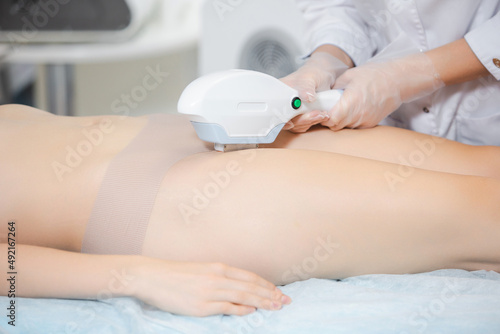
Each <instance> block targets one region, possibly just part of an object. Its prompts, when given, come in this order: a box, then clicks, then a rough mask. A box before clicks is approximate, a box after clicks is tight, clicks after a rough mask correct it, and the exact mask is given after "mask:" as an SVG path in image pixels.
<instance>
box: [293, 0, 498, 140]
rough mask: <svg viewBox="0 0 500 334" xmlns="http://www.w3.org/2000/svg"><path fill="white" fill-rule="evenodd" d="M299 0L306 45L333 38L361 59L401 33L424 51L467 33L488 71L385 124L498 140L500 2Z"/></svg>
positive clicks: (408, 107) (358, 61) (447, 135)
mask: <svg viewBox="0 0 500 334" xmlns="http://www.w3.org/2000/svg"><path fill="white" fill-rule="evenodd" d="M296 1H297V4H298V6H299V8H300V9H301V10H302V11H303V12H304V18H305V21H306V34H307V36H306V40H307V42H308V49H309V50H310V51H311V52H312V51H313V50H314V49H316V48H317V47H318V46H320V45H323V44H333V45H336V46H338V47H340V48H341V49H343V50H344V51H345V52H346V53H347V54H348V55H349V56H350V57H351V58H352V59H353V61H354V63H355V64H356V65H360V64H363V63H365V62H366V61H367V60H369V59H370V58H371V57H372V56H373V55H376V54H377V53H378V52H380V51H381V50H383V49H384V48H386V49H387V47H388V48H389V49H390V48H391V43H392V45H394V44H395V43H396V42H395V41H396V40H397V39H398V38H400V37H401V35H404V36H405V38H409V39H410V40H411V41H412V42H413V44H414V45H415V46H416V49H415V50H421V51H426V50H429V49H433V48H436V47H439V46H442V45H444V44H447V43H450V42H453V41H455V40H458V39H460V38H462V37H464V36H465V39H466V40H467V42H468V44H469V45H470V47H471V48H472V50H473V51H474V53H475V54H476V56H477V57H478V58H479V60H480V61H481V62H482V63H483V65H484V66H485V67H486V68H487V69H488V71H489V72H490V73H491V75H490V76H488V77H486V78H483V79H480V80H474V81H469V82H466V83H463V84H458V85H453V86H448V87H444V88H442V89H440V90H439V91H437V92H436V93H434V94H432V95H431V96H428V97H425V98H422V99H419V100H417V101H414V102H411V103H406V104H403V106H401V107H400V108H399V109H398V110H397V111H395V112H394V113H392V114H391V115H390V116H389V117H388V118H386V119H385V120H384V121H383V124H389V125H393V126H398V127H402V128H407V129H412V130H415V131H418V132H422V133H427V134H431V135H436V136H441V137H445V138H449V139H453V140H457V141H460V142H463V143H468V144H475V145H499V146H500V82H499V81H498V80H500V13H499V9H500V0H296ZM393 51H394V50H393Z"/></svg>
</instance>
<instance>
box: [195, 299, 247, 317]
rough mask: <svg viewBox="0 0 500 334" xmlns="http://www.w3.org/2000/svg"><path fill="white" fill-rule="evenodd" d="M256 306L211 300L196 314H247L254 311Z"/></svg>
mask: <svg viewBox="0 0 500 334" xmlns="http://www.w3.org/2000/svg"><path fill="white" fill-rule="evenodd" d="M255 310H256V308H255V307H251V306H246V305H237V304H233V303H229V302H213V303H209V304H207V305H206V307H205V308H204V309H203V311H202V312H201V313H200V314H198V316H201V317H205V316H210V315H215V314H227V315H239V316H242V315H247V314H250V313H253V312H255Z"/></svg>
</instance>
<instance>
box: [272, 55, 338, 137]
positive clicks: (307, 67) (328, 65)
mask: <svg viewBox="0 0 500 334" xmlns="http://www.w3.org/2000/svg"><path fill="white" fill-rule="evenodd" d="M330 47H333V46H330ZM326 50H329V49H326ZM329 51H331V52H333V51H332V50H329ZM339 56H342V54H339ZM345 57H347V56H345ZM347 68H348V66H347V65H346V64H345V63H344V62H343V61H341V60H340V59H339V58H337V57H336V56H333V55H332V54H330V53H329V52H327V51H319V52H315V53H313V54H312V55H311V56H310V57H309V58H308V59H307V61H306V63H305V64H304V65H303V66H302V67H301V68H299V69H298V70H297V71H295V72H293V73H292V74H290V75H288V76H286V77H284V78H281V81H283V82H284V83H285V84H287V85H288V86H290V87H292V88H294V89H296V90H297V92H298V94H299V97H300V99H301V100H302V101H305V102H313V101H314V100H316V92H318V91H323V90H328V89H331V88H332V86H333V85H334V83H335V80H336V79H337V77H338V76H339V75H340V74H342V73H343V72H344V71H345V70H346V69H347ZM326 118H328V115H327V114H326V111H324V112H320V111H312V112H309V113H306V114H303V115H299V116H297V117H295V118H294V119H293V120H291V121H290V122H288V123H287V124H286V125H285V127H284V130H290V131H292V132H305V131H307V130H308V129H309V128H310V127H311V126H313V125H315V124H318V123H320V122H322V121H324V120H325V119H326Z"/></svg>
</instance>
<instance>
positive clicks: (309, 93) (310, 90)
mask: <svg viewBox="0 0 500 334" xmlns="http://www.w3.org/2000/svg"><path fill="white" fill-rule="evenodd" d="M280 80H281V81H282V82H283V83H285V84H287V85H288V86H290V87H292V88H294V89H296V90H297V93H298V94H299V98H300V99H301V100H302V101H304V102H312V101H314V100H316V86H317V84H316V81H315V80H314V78H310V77H304V76H301V75H299V74H297V73H292V74H290V75H288V76H286V77H284V78H281V79H280Z"/></svg>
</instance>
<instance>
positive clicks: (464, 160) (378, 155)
mask: <svg viewBox="0 0 500 334" xmlns="http://www.w3.org/2000/svg"><path fill="white" fill-rule="evenodd" d="M262 146H263V147H282V148H291V149H314V150H319V151H325V152H335V153H341V154H347V155H352V156H357V157H364V158H369V159H374V160H380V161H385V162H391V163H396V164H401V165H407V166H412V167H416V168H422V169H429V170H436V171H442V172H449V173H458V174H467V175H478V176H488V177H494V178H498V179H500V147H496V146H471V145H465V144H461V143H458V142H454V141H451V140H446V139H443V138H440V137H434V136H429V135H425V134H421V133H417V132H414V131H409V130H404V129H398V128H393V127H386V126H378V127H376V128H372V129H363V130H349V129H345V130H342V131H338V132H333V131H330V130H328V129H326V128H324V127H315V128H313V129H312V130H311V131H309V132H306V133H303V134H300V135H298V134H293V133H291V132H288V131H283V132H282V133H280V135H279V137H278V139H277V140H276V142H274V143H273V144H270V145H262ZM402 170H403V169H402ZM403 173H404V172H403Z"/></svg>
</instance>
